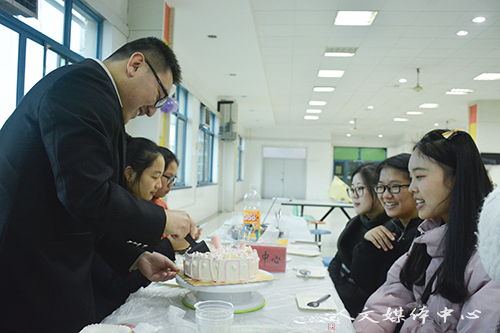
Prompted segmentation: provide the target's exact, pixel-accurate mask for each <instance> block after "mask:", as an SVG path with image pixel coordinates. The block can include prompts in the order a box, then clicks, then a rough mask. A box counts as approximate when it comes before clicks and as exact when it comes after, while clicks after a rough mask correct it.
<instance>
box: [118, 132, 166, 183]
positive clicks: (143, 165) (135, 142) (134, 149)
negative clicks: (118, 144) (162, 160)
mask: <svg viewBox="0 0 500 333" xmlns="http://www.w3.org/2000/svg"><path fill="white" fill-rule="evenodd" d="M158 156H162V155H161V153H160V150H159V149H158V145H157V144H156V143H154V142H153V141H151V140H149V139H146V138H133V137H130V136H129V137H127V155H126V158H125V163H126V165H127V167H129V166H130V167H131V168H132V170H133V171H134V173H135V174H136V177H135V179H134V182H133V183H138V182H140V179H141V177H142V174H143V172H144V170H146V169H147V168H149V167H150V166H151V165H153V163H154V161H155V160H156V159H157V158H158Z"/></svg>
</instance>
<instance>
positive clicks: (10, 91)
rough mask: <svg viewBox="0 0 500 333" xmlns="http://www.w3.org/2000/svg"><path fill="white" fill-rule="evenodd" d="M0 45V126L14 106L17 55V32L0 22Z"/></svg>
mask: <svg viewBox="0 0 500 333" xmlns="http://www.w3.org/2000/svg"><path fill="white" fill-rule="evenodd" d="M0 45H2V48H3V50H4V52H2V53H0V59H1V62H2V63H3V64H9V65H8V66H4V68H3V72H2V79H1V80H0V100H1V101H2V103H0V128H1V127H2V126H3V124H4V123H5V121H6V120H7V118H9V116H10V115H11V114H12V112H13V111H14V109H15V108H16V87H17V57H18V52H17V51H18V49H19V34H18V33H17V32H15V31H12V30H10V29H9V28H7V27H5V26H4V25H1V24H0Z"/></svg>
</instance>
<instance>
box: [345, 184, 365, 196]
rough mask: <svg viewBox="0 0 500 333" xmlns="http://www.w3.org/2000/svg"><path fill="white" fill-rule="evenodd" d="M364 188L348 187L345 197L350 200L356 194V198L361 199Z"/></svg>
mask: <svg viewBox="0 0 500 333" xmlns="http://www.w3.org/2000/svg"><path fill="white" fill-rule="evenodd" d="M365 188H366V187H364V186H358V187H350V188H348V189H347V195H348V196H349V198H352V197H353V196H354V194H356V196H357V197H358V198H361V197H362V196H363V194H365Z"/></svg>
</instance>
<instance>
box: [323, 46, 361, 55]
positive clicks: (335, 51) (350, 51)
mask: <svg viewBox="0 0 500 333" xmlns="http://www.w3.org/2000/svg"><path fill="white" fill-rule="evenodd" d="M357 50H358V48H357V47H329V48H327V49H326V50H325V57H354V54H355V53H356V51H357Z"/></svg>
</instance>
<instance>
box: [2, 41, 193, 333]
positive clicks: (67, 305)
mask: <svg viewBox="0 0 500 333" xmlns="http://www.w3.org/2000/svg"><path fill="white" fill-rule="evenodd" d="M180 76H181V73H180V67H179V64H178V63H177V59H176V57H175V55H174V53H173V52H172V50H171V49H170V48H169V47H168V46H167V45H165V43H163V42H162V41H161V40H159V39H156V38H143V39H139V40H137V41H133V42H130V43H128V44H126V45H124V46H123V47H121V48H120V49H119V50H117V51H116V52H115V53H114V54H112V55H111V56H110V57H109V58H108V59H106V60H105V61H104V62H100V61H97V60H92V59H86V60H84V61H82V62H80V63H77V64H74V65H70V66H65V67H62V68H59V69H57V70H55V71H53V72H52V73H50V74H49V75H47V76H46V77H44V78H43V79H42V80H40V82H38V83H37V84H36V85H35V86H34V87H33V88H32V89H31V90H30V92H28V94H27V95H26V96H25V97H24V99H23V100H22V101H21V103H20V104H19V106H18V107H17V108H16V110H15V111H14V113H13V114H12V116H11V117H10V118H9V119H8V120H7V122H6V123H5V125H4V126H3V128H2V130H1V131H0V267H1V268H0V332H11V331H15V332H78V331H79V330H80V329H81V328H82V327H84V326H85V325H87V324H89V323H92V322H93V321H94V320H95V310H94V300H93V293H92V282H91V274H90V267H91V262H92V257H93V254H94V251H97V252H99V254H101V256H102V257H103V258H105V259H106V260H107V261H108V263H109V264H110V265H112V266H113V268H115V269H116V270H117V271H119V272H123V273H124V274H127V273H128V272H129V271H130V270H134V269H139V270H140V271H141V272H142V273H143V274H144V275H145V276H146V277H147V278H148V279H150V280H152V281H160V280H166V279H171V278H173V277H174V276H175V274H176V271H178V268H177V267H176V266H175V265H174V263H173V262H172V261H170V260H169V259H168V258H166V257H164V256H163V255H161V254H159V253H156V252H149V251H147V250H148V248H151V247H153V246H154V245H156V244H157V243H158V242H159V241H160V238H161V236H162V234H163V233H164V232H165V233H167V234H170V235H174V236H175V237H178V238H184V237H185V236H186V235H187V234H188V233H191V234H192V236H195V232H196V228H195V224H194V222H193V220H192V219H191V218H190V217H189V215H188V214H187V213H185V212H180V211H172V210H169V211H165V210H164V209H163V208H161V207H159V206H157V205H155V204H154V203H152V202H148V201H145V200H142V199H140V198H138V197H135V196H132V195H130V194H128V193H127V191H126V190H125V189H124V188H123V187H122V185H123V182H124V170H125V142H126V133H125V127H124V125H125V124H126V123H127V122H128V121H129V120H130V119H133V118H135V117H136V116H142V115H147V116H149V117H151V116H153V115H154V113H155V112H156V109H157V108H159V107H161V105H162V104H163V103H165V102H166V101H167V99H168V98H170V97H169V96H168V94H169V91H170V90H171V89H172V85H173V84H174V83H178V82H179V81H180Z"/></svg>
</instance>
